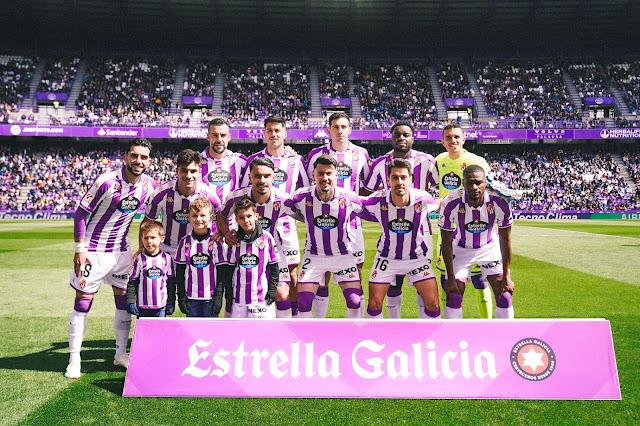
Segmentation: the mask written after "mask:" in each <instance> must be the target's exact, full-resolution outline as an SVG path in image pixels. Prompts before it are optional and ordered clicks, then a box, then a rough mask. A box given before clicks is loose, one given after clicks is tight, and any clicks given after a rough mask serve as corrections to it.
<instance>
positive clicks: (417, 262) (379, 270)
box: [369, 254, 435, 286]
mask: <svg viewBox="0 0 640 426" xmlns="http://www.w3.org/2000/svg"><path fill="white" fill-rule="evenodd" d="M397 275H400V276H404V275H406V276H407V282H408V283H409V285H414V284H415V283H417V282H420V281H425V280H429V279H434V278H435V275H434V274H433V269H431V259H430V258H428V257H427V256H424V255H423V256H421V257H419V258H418V259H407V260H398V259H389V258H386V257H382V256H380V254H377V255H376V257H375V259H374V260H373V266H372V267H371V274H370V275H369V283H370V284H391V285H392V286H395V285H396V276H397Z"/></svg>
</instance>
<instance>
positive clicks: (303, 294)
mask: <svg viewBox="0 0 640 426" xmlns="http://www.w3.org/2000/svg"><path fill="white" fill-rule="evenodd" d="M313 299H315V295H314V294H313V292H311V291H300V292H298V310H299V311H300V312H310V311H311V307H312V306H313Z"/></svg>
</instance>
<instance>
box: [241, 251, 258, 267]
mask: <svg viewBox="0 0 640 426" xmlns="http://www.w3.org/2000/svg"><path fill="white" fill-rule="evenodd" d="M238 263H239V264H240V266H241V267H243V268H245V269H252V268H255V267H256V266H258V263H260V258H259V257H258V256H256V255H255V254H253V253H245V254H243V255H242V256H240V261H239V262H238Z"/></svg>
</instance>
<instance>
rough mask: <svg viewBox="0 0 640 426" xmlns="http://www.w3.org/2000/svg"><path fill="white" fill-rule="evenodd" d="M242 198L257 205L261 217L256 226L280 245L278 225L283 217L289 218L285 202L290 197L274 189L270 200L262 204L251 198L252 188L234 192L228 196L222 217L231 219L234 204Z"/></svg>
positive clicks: (221, 211)
mask: <svg viewBox="0 0 640 426" xmlns="http://www.w3.org/2000/svg"><path fill="white" fill-rule="evenodd" d="M240 198H249V199H251V201H253V202H254V203H255V205H256V208H257V210H258V215H259V216H258V219H257V220H256V224H257V225H259V226H260V227H261V228H262V229H263V230H264V231H267V232H269V234H271V235H272V236H275V237H276V241H277V243H278V244H280V242H281V241H282V240H281V239H280V236H279V235H277V232H276V224H277V223H278V220H279V219H280V218H281V217H283V216H284V217H289V216H287V215H286V213H285V212H284V210H283V206H284V202H285V201H286V200H288V199H289V196H288V195H287V194H286V193H284V192H282V191H280V190H279V189H277V188H273V187H272V188H271V194H270V196H269V200H268V201H267V202H266V203H264V204H260V203H256V202H255V200H254V199H253V197H252V196H251V187H250V186H248V187H246V188H242V189H239V190H237V191H233V192H231V193H230V194H229V195H228V196H227V199H226V200H225V202H224V205H223V206H222V209H221V210H220V213H221V214H222V216H224V217H229V216H230V215H231V214H232V213H233V203H235V202H236V201H237V200H239V199H240Z"/></svg>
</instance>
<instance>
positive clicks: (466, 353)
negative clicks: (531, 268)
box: [123, 318, 621, 399]
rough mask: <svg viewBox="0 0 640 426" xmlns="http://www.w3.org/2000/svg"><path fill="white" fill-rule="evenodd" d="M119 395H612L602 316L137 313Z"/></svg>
mask: <svg viewBox="0 0 640 426" xmlns="http://www.w3.org/2000/svg"><path fill="white" fill-rule="evenodd" d="M123 394H124V396H181V397H182V396H198V397H294V398H295V397H300V398H306V397H340V398H506V399H620V398H621V395H620V384H619V381H618V373H617V370H616V362H615V355H614V351H613V341H612V338H611V328H610V325H609V322H608V321H606V320H602V319H585V320H560V319H559V320H527V319H521V320H511V321H496V320H446V321H445V320H434V321H425V320H383V321H380V320H378V321H369V320H296V319H294V320H232V319H200V318H197V319H196V318H194V319H190V318H176V319H139V320H137V321H136V326H135V331H134V336H133V344H132V348H131V362H130V365H129V370H128V371H127V377H126V380H125V385H124V392H123Z"/></svg>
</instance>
